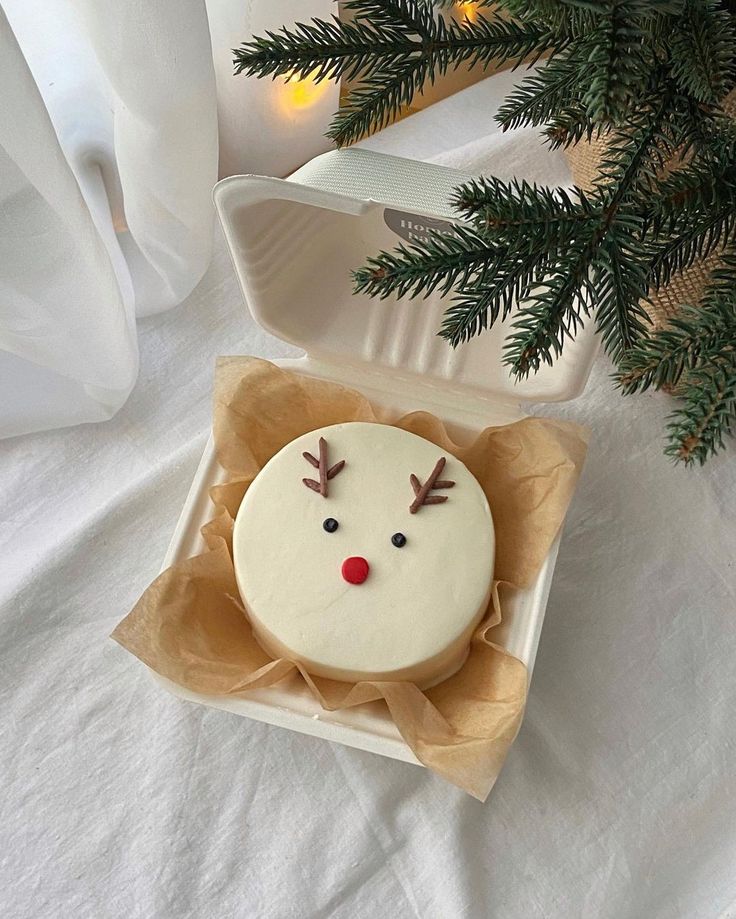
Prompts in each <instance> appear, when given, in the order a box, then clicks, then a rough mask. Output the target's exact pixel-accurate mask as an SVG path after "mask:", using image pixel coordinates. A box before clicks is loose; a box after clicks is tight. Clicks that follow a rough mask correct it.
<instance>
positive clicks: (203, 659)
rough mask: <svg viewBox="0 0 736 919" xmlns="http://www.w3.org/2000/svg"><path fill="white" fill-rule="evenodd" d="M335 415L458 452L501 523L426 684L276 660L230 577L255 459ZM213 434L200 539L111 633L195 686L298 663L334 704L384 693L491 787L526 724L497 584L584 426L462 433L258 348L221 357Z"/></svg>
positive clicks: (564, 493)
mask: <svg viewBox="0 0 736 919" xmlns="http://www.w3.org/2000/svg"><path fill="white" fill-rule="evenodd" d="M341 421H381V422H383V423H389V422H390V423H393V424H395V425H396V426H397V427H400V428H403V429H404V430H407V431H412V432H414V433H415V434H419V435H421V436H422V437H425V438H426V439H427V440H430V441H432V442H433V443H435V444H437V445H438V446H439V447H441V448H442V449H443V450H446V451H448V452H449V453H452V454H453V455H455V456H456V457H457V458H458V459H460V460H462V462H464V463H465V464H466V466H467V467H468V468H469V469H470V471H471V472H472V473H473V474H474V475H475V476H476V478H477V479H478V481H479V482H480V484H481V486H482V488H483V490H484V491H485V493H486V495H487V497H488V501H489V504H490V507H491V512H492V514H493V520H494V524H495V529H496V567H495V572H494V580H495V581H496V590H494V595H493V600H492V602H491V605H490V608H489V612H488V615H487V616H486V618H485V619H484V621H483V622H482V623H481V625H480V626H479V628H478V630H477V632H476V634H475V636H474V638H473V641H472V645H471V651H470V655H469V657H468V660H467V662H466V664H465V665H464V666H463V668H462V669H461V670H460V671H459V672H458V673H457V674H456V675H455V676H454V677H452V678H451V679H449V680H446V681H445V682H444V683H441V684H440V685H439V686H436V687H434V688H433V689H430V690H427V691H426V692H422V691H421V690H419V689H417V687H416V686H414V685H413V684H411V683H400V682H361V683H356V684H350V683H342V682H337V681H335V680H328V679H323V678H321V677H312V676H310V675H309V674H308V673H306V672H305V671H304V670H302V668H301V667H300V666H299V665H298V664H297V663H295V662H292V661H289V660H283V659H282V660H272V659H271V658H269V657H268V655H267V654H265V652H264V651H262V650H261V648H260V646H259V645H258V644H257V643H256V641H255V639H254V638H253V635H252V633H251V629H250V625H249V624H248V621H247V618H246V615H245V612H244V609H243V607H242V604H241V601H240V598H239V594H238V588H237V586H236V582H235V574H234V570H233V562H232V557H231V551H232V527H233V519H234V517H235V514H236V512H237V509H238V506H239V504H240V501H241V500H242V498H243V495H244V494H245V492H246V490H247V488H248V486H249V485H250V483H251V481H252V480H253V478H254V477H255V476H256V475H257V473H258V471H259V470H260V469H261V468H262V467H263V465H264V464H265V463H266V462H267V461H268V460H269V459H270V457H272V456H273V455H274V454H275V453H276V452H277V451H278V450H280V449H281V447H282V446H284V445H285V444H286V443H288V442H289V441H291V440H293V439H294V438H295V437H298V436H299V435H301V434H305V433H307V432H308V431H311V430H314V429H315V428H318V427H322V426H324V425H328V424H335V423H337V422H341ZM214 438H215V443H216V447H217V455H218V459H219V462H220V464H221V465H222V466H223V468H224V469H225V470H226V471H227V474H228V480H227V481H226V482H225V483H224V484H222V485H216V486H213V487H212V488H211V490H210V495H211V497H212V500H213V502H214V505H215V513H214V515H213V518H212V520H211V521H210V522H209V523H207V524H206V525H205V526H204V527H203V530H202V532H203V535H204V538H205V542H206V545H207V551H205V552H204V553H203V554H201V555H198V556H195V557H194V558H190V559H187V560H186V561H184V562H181V563H179V564H176V565H173V566H172V567H171V568H168V569H167V570H166V571H164V572H163V573H162V574H161V575H159V577H157V578H156V580H155V581H154V582H153V583H152V584H151V585H150V587H148V589H147V590H146V591H145V593H144V594H143V596H142V597H141V598H140V600H139V601H138V603H137V604H136V605H135V607H134V608H133V610H132V611H131V613H130V614H129V615H128V616H127V617H126V618H125V619H124V620H123V621H122V622H121V623H120V624H119V625H118V626H117V628H116V629H115V631H114V632H113V635H112V637H113V638H114V639H115V640H116V641H117V642H119V643H120V644H121V645H122V646H123V647H124V648H127V650H128V651H130V652H131V653H132V654H134V655H136V657H138V658H140V660H142V661H143V662H144V663H145V664H147V665H148V666H149V667H151V668H152V669H153V670H155V671H156V672H157V673H160V674H161V675H162V676H164V677H167V678H168V679H169V680H172V681H173V682H175V683H178V684H179V685H181V686H183V687H185V688H187V689H190V690H193V691H194V692H199V693H206V694H213V695H228V694H234V693H244V692H247V691H249V690H252V689H256V688H259V687H262V686H270V685H272V684H273V683H275V682H277V681H279V680H281V679H284V677H286V676H287V675H289V674H293V673H294V671H295V670H296V671H298V672H299V673H300V674H301V677H302V678H303V679H304V680H305V681H306V683H307V685H308V686H309V688H310V690H311V691H312V692H313V693H314V695H315V696H316V698H317V699H318V700H319V702H320V704H321V705H322V706H323V707H324V708H325V709H328V710H334V709H338V708H346V707H349V706H353V705H360V704H362V703H365V702H370V701H375V700H377V699H384V700H385V702H386V705H387V706H388V710H389V712H390V714H391V717H392V718H393V720H394V722H395V723H396V725H397V727H398V729H399V731H400V732H401V735H402V736H403V737H404V739H405V740H406V742H407V743H408V744H409V746H410V747H411V749H412V750H413V751H414V753H415V755H416V756H417V758H418V759H419V760H420V761H421V762H422V763H424V764H425V765H426V766H428V767H429V768H430V769H432V770H434V771H435V772H436V773H438V774H439V775H441V776H443V777H444V778H446V779H448V780H449V781H450V782H453V783H454V784H455V785H458V786H460V787H461V788H463V789H465V790H466V791H467V792H469V793H470V794H471V795H473V796H474V797H476V798H479V799H481V800H485V798H486V796H487V795H488V793H489V791H490V790H491V788H492V786H493V783H494V782H495V780H496V777H497V776H498V773H499V772H500V770H501V766H502V765H503V761H504V759H505V757H506V753H507V751H508V749H509V747H510V745H511V743H512V741H513V740H514V738H515V736H516V733H517V731H518V729H519V726H520V724H521V718H522V714H523V711H524V704H525V701H526V691H527V672H526V667H525V666H524V664H523V663H522V662H521V661H519V660H517V659H516V658H515V657H512V656H511V655H510V654H507V653H506V652H505V651H504V650H503V649H502V648H500V647H499V646H498V645H497V644H495V643H494V640H493V636H494V629H495V628H496V626H497V625H498V624H499V623H500V621H501V601H500V600H499V589H498V588H499V587H500V588H501V590H500V593H501V594H503V591H504V590H507V589H510V588H513V587H524V586H527V585H529V584H530V583H532V582H533V580H534V578H535V576H536V574H537V572H538V571H539V568H540V566H541V564H542V562H543V560H544V558H545V556H546V555H547V552H548V551H549V548H550V545H551V543H552V541H553V540H554V538H555V536H556V534H557V531H558V530H559V528H560V525H561V523H562V521H563V518H564V516H565V512H566V509H567V506H568V503H569V501H570V498H571V497H572V494H573V491H574V488H575V483H576V481H577V478H578V475H579V473H580V469H581V466H582V463H583V459H584V456H585V450H586V434H585V432H584V430H583V429H581V428H579V427H577V426H576V425H573V424H569V423H566V422H559V421H551V420H548V419H543V418H526V419H524V420H522V421H518V422H516V423H514V424H511V425H506V426H503V427H495V428H487V429H486V430H484V431H483V432H482V433H481V434H479V435H478V437H477V438H476V440H475V441H474V442H473V443H472V444H471V445H470V446H464V447H460V446H458V445H457V444H455V443H453V441H452V440H451V439H450V438H449V436H448V434H447V432H446V430H445V427H444V425H443V424H442V422H441V421H439V420H438V419H437V418H435V417H434V416H433V415H430V414H427V413H426V412H414V413H412V414H409V415H404V416H403V417H400V418H395V419H388V418H386V417H383V416H379V415H378V414H377V413H376V411H374V409H373V407H372V406H371V404H370V403H369V402H368V400H367V399H365V398H364V397H363V396H361V395H360V394H359V393H356V392H353V391H351V390H349V389H345V388H344V387H342V386H339V385H337V384H334V383H327V382H323V381H319V380H314V379H310V378H308V377H303V376H299V375H297V374H294V373H291V372H289V371H286V370H283V369H281V368H279V367H276V366H275V365H273V364H270V363H268V362H267V361H262V360H258V359H256V358H246V357H232V358H220V360H219V361H218V364H217V371H216V381H215V404H214Z"/></svg>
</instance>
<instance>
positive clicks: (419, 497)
mask: <svg viewBox="0 0 736 919" xmlns="http://www.w3.org/2000/svg"><path fill="white" fill-rule="evenodd" d="M446 462H447V460H446V459H445V457H444V456H442V457H440V459H438V460H437V464H436V465H435V467H434V469H433V470H432V472H431V473H430V474H429V478H428V479H427V481H426V482H425V483H424V485H422V483H421V482H420V481H419V479H418V478H417V477H416V476H415V475H414V473H413V472H412V474H411V475H410V476H409V481H410V482H411V487H412V488H413V489H414V494H415V495H416V497H415V498H414V500H413V501H412V503H411V506H410V507H409V513H411V514H416V512H417V511H418V510H419V508H420V507H421V506H422V505H423V504H442V503H443V501H447V495H430V491H434V489H436V488H452V486H453V485H454V484H455V483H454V482H451V481H450V480H449V479H440V478H439V475H440V473H441V472H442V470H443V469H444V468H445V463H446Z"/></svg>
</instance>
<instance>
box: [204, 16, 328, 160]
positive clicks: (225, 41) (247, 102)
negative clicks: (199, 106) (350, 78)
mask: <svg viewBox="0 0 736 919" xmlns="http://www.w3.org/2000/svg"><path fill="white" fill-rule="evenodd" d="M336 11H337V4H336V3H334V2H333V0H277V2H274V0H251V2H246V0H207V12H208V15H209V21H210V33H211V37H212V51H213V60H214V66H215V76H216V79H217V97H218V118H219V133H220V175H221V176H226V175H233V174H237V173H256V174H259V175H276V176H284V175H288V174H289V173H290V172H292V171H293V170H294V169H296V168H297V167H299V166H301V165H302V164H303V163H306V162H307V160H310V159H312V157H314V156H317V155H318V154H319V153H324V152H325V150H329V149H331V148H332V146H333V144H332V142H331V141H329V140H328V139H327V138H326V137H325V136H324V133H325V131H326V130H327V126H328V125H329V123H330V119H331V117H332V115H333V113H334V112H335V111H336V110H337V107H338V104H339V86H338V85H337V84H335V83H331V82H330V83H328V82H324V83H320V84H315V83H314V82H313V81H312V80H310V79H308V78H307V79H306V80H297V79H294V78H292V79H290V80H288V79H287V78H285V77H277V78H276V80H271V79H270V78H265V79H261V80H259V79H257V78H256V77H247V76H245V75H243V74H241V75H239V76H237V77H236V76H234V75H233V63H232V58H233V54H232V49H233V48H237V47H238V46H239V45H241V44H242V43H243V42H245V41H248V40H249V39H250V38H252V37H253V36H254V35H263V34H264V33H265V32H266V30H272V31H274V30H277V29H278V28H280V27H281V26H283V25H293V23H294V22H297V21H298V22H304V21H308V20H309V19H311V18H312V17H318V18H320V19H328V18H329V17H330V16H331V15H332V14H334V13H335V12H336Z"/></svg>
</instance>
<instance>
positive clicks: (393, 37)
mask: <svg viewBox="0 0 736 919" xmlns="http://www.w3.org/2000/svg"><path fill="white" fill-rule="evenodd" d="M347 8H348V9H349V10H351V11H352V12H353V13H354V14H355V17H356V18H355V20H354V21H352V22H345V23H344V22H341V21H340V20H338V19H337V18H333V20H332V21H326V20H320V19H313V20H312V21H311V23H308V24H304V23H300V24H297V25H296V26H294V27H293V29H288V28H283V29H281V30H280V31H279V32H269V33H267V35H266V37H256V38H254V39H252V41H250V42H247V43H245V44H244V45H242V46H241V47H240V48H239V49H237V50H236V51H235V59H234V63H235V72H236V74H237V73H246V74H248V75H256V76H259V77H264V76H274V77H275V76H283V75H290V76H291V75H296V76H299V77H306V76H307V75H311V77H312V79H314V80H315V81H317V82H319V81H320V80H325V79H330V80H338V79H341V78H346V79H348V80H356V79H358V80H359V82H358V84H357V86H356V87H355V88H354V89H353V90H352V92H351V93H350V95H349V96H348V98H347V99H346V101H345V104H344V105H343V107H342V108H341V109H340V111H339V112H338V114H337V116H336V117H335V119H334V121H333V123H332V125H331V126H330V129H329V132H328V134H329V136H330V137H332V138H333V139H334V140H335V142H336V143H337V144H338V145H344V144H348V143H351V142H353V141H355V140H357V139H359V138H360V137H362V136H363V135H365V134H367V133H370V132H372V131H375V130H377V129H379V128H381V127H384V126H385V125H386V124H388V123H389V121H391V120H392V119H393V118H395V117H396V115H397V114H398V113H399V112H400V111H401V109H402V107H403V106H406V105H407V104H408V103H409V102H411V100H412V98H413V97H414V95H415V93H416V92H417V91H418V90H419V89H420V88H421V87H422V86H423V85H424V84H425V83H427V82H430V83H432V82H433V81H434V80H435V79H436V78H437V77H438V76H441V75H442V74H444V73H446V72H447V71H448V70H449V69H454V68H457V67H459V66H461V65H462V66H465V67H466V68H473V67H476V66H482V67H484V68H485V67H487V66H488V65H489V64H490V63H491V62H494V63H495V64H496V65H498V64H501V63H503V62H505V61H508V60H513V61H516V62H519V61H522V60H524V59H526V58H528V57H529V56H534V55H539V54H541V53H542V52H544V51H546V50H548V49H550V48H554V47H555V46H557V47H563V45H564V40H563V39H561V38H560V37H559V36H555V35H553V34H552V33H551V32H550V31H549V29H548V28H546V27H545V26H543V25H542V26H540V25H537V24H534V23H520V22H516V21H506V20H503V19H494V20H491V19H486V18H484V17H483V16H478V17H477V19H476V20H475V21H474V22H472V23H471V22H469V21H468V20H464V21H462V22H457V21H455V20H452V21H449V22H448V21H446V20H445V19H444V18H442V17H436V16H435V15H434V13H433V11H432V7H431V5H429V4H427V3H426V2H422V0H390V2H387V3H382V2H379V0H350V2H349V3H348V7H347Z"/></svg>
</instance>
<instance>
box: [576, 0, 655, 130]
mask: <svg viewBox="0 0 736 919" xmlns="http://www.w3.org/2000/svg"><path fill="white" fill-rule="evenodd" d="M649 40H650V35H649V34H648V33H647V31H645V30H644V29H642V27H641V24H640V23H639V22H638V21H637V20H636V19H635V18H633V17H631V13H630V10H629V9H627V7H626V4H620V5H619V4H612V5H611V8H610V12H609V13H608V15H607V16H606V17H605V18H604V19H602V20H601V21H600V22H599V23H598V25H597V27H596V28H595V29H593V30H591V31H590V33H589V34H588V35H587V36H586V37H585V38H584V39H583V41H582V42H581V43H580V45H579V47H578V48H576V56H577V59H578V60H585V61H586V63H587V66H586V69H585V74H586V88H585V90H584V92H583V95H582V99H581V102H582V104H583V106H584V107H585V110H586V112H587V115H588V117H589V118H590V119H591V120H592V121H593V122H594V123H596V124H601V123H606V122H614V121H619V120H620V119H621V118H623V117H625V115H626V113H627V110H628V108H629V107H630V106H631V105H632V104H633V102H634V100H635V99H637V98H640V97H641V96H642V95H643V93H644V92H645V90H646V87H647V83H648V80H649V74H650V72H651V69H652V67H653V65H654V54H653V51H652V48H651V47H650V46H649V44H648V41H649Z"/></svg>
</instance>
